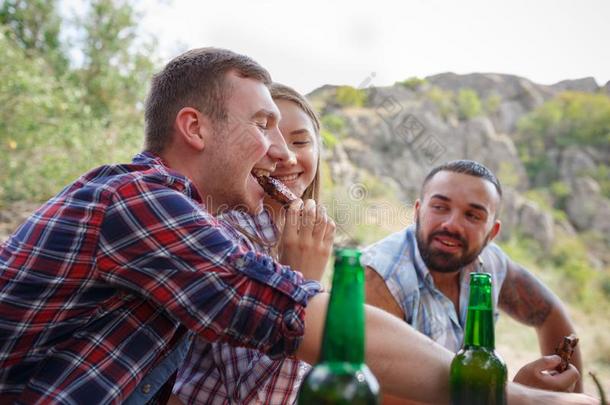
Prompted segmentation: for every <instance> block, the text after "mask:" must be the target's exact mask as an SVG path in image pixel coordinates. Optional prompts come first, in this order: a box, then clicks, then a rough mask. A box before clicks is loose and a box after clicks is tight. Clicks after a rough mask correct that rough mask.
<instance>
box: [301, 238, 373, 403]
mask: <svg viewBox="0 0 610 405" xmlns="http://www.w3.org/2000/svg"><path fill="white" fill-rule="evenodd" d="M364 317H365V315H364V268H363V267H362V265H361V264H360V252H359V251H358V250H355V249H340V250H336V251H335V266H334V274H333V285H332V291H331V295H330V302H329V304H328V310H327V313H326V322H325V324H324V337H323V340H322V350H321V354H320V361H319V363H318V364H316V365H315V366H314V367H313V368H312V369H311V371H310V372H309V374H307V376H306V377H305V381H303V384H302V385H301V389H300V391H299V399H298V404H302V405H314V404H315V405H329V404H350V405H351V404H353V405H365V404H366V405H369V404H378V403H379V383H378V382H377V380H376V379H375V376H374V375H373V373H372V372H371V370H370V369H369V368H368V367H367V366H366V364H365V363H364V336H365V328H364Z"/></svg>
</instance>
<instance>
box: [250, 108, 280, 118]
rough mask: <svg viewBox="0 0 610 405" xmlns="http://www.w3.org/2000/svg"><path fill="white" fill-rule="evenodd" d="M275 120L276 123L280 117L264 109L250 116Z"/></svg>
mask: <svg viewBox="0 0 610 405" xmlns="http://www.w3.org/2000/svg"><path fill="white" fill-rule="evenodd" d="M269 117H271V118H275V119H276V120H277V121H279V120H280V118H281V116H280V115H279V114H278V113H277V112H275V111H272V110H267V109H266V108H261V109H260V110H258V111H257V112H255V113H254V115H252V118H269Z"/></svg>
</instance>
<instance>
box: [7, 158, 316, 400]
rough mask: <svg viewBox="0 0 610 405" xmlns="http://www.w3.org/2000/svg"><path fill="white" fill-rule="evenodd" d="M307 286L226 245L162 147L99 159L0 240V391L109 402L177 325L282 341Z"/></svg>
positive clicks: (244, 342)
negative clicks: (121, 161) (108, 162)
mask: <svg viewBox="0 0 610 405" xmlns="http://www.w3.org/2000/svg"><path fill="white" fill-rule="evenodd" d="M319 289H320V286H319V284H318V283H315V282H311V281H305V280H303V279H302V277H301V276H300V275H299V273H296V272H294V271H292V270H290V269H289V268H288V267H283V266H280V265H279V264H276V263H275V262H273V261H272V260H271V259H270V258H269V257H267V256H263V255H261V254H257V253H254V252H252V251H248V250H247V249H245V248H244V247H243V246H240V245H238V244H236V243H235V242H234V241H233V239H232V237H231V235H229V234H228V233H227V232H226V231H225V230H224V229H223V228H222V227H221V226H219V224H218V222H217V221H216V219H214V218H213V217H212V216H211V215H210V214H209V213H208V212H206V211H205V209H204V208H203V206H202V201H201V197H200V195H199V194H198V193H197V191H196V190H195V188H194V186H193V185H192V183H191V182H190V181H189V180H188V179H186V178H185V177H184V176H181V175H180V174H178V173H176V172H173V171H172V170H171V169H169V168H168V167H166V166H165V165H164V164H163V162H162V161H161V159H159V158H157V157H155V156H153V155H151V154H148V153H143V154H140V155H138V156H136V158H135V159H134V161H133V163H132V164H128V165H112V166H103V167H100V168H98V169H95V170H93V171H91V172H90V173H88V174H86V175H84V176H83V177H81V178H79V179H78V180H77V181H76V182H74V183H73V184H72V185H70V186H68V187H66V188H65V189H64V190H63V191H62V192H61V193H60V194H58V195H57V196H56V197H54V198H53V199H51V200H50V201H49V202H47V203H46V204H45V205H43V206H42V207H41V208H40V209H39V210H38V211H37V212H35V213H34V214H33V215H32V216H31V217H30V218H29V219H28V220H27V221H26V222H25V223H24V224H23V225H21V226H20V227H19V229H17V231H16V232H15V233H14V234H13V235H12V236H11V237H10V238H9V239H8V240H7V241H6V242H5V243H4V244H3V245H2V247H1V248H0V403H6V402H9V401H11V402H12V401H18V402H22V403H43V402H44V403H49V402H58V403H120V402H121V401H122V400H123V399H125V398H126V397H127V396H129V394H130V393H131V392H132V391H133V389H134V388H135V387H136V385H137V384H138V383H139V381H140V380H141V379H142V378H143V376H144V375H146V373H147V372H148V371H149V370H150V369H151V368H152V367H153V366H154V365H155V364H156V363H157V362H158V361H159V360H160V359H162V358H163V357H164V356H165V355H166V354H167V353H169V352H170V351H171V350H172V348H173V347H174V346H175V344H176V343H177V341H178V340H179V339H180V338H181V336H182V335H183V332H184V330H185V329H184V327H186V328H189V329H191V330H193V331H195V332H196V333H197V334H198V335H199V336H201V337H202V338H203V339H205V340H208V341H223V342H227V343H230V344H233V345H240V346H248V347H252V348H256V349H257V350H260V351H263V352H266V353H268V354H269V355H270V356H271V357H283V356H286V355H290V354H293V353H294V352H295V350H296V349H297V347H298V345H299V343H300V341H301V339H302V335H303V333H304V322H303V316H304V306H305V305H306V303H307V300H308V298H309V297H311V296H312V295H314V294H316V293H317V292H318V291H319Z"/></svg>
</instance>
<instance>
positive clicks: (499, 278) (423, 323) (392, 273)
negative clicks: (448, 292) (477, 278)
mask: <svg viewBox="0 0 610 405" xmlns="http://www.w3.org/2000/svg"><path fill="white" fill-rule="evenodd" d="M479 259H480V260H481V261H482V262H483V267H484V268H483V269H482V268H481V266H479V264H478V263H477V261H475V262H474V263H472V264H469V265H467V266H465V267H464V268H462V269H461V270H460V297H459V304H460V310H459V313H458V312H457V311H456V310H455V305H453V302H451V300H450V299H449V298H447V297H446V296H445V295H444V294H443V293H442V292H441V291H440V290H439V289H438V288H436V286H435V285H434V279H433V278H432V275H431V274H430V271H429V270H428V268H427V267H426V264H425V263H424V260H423V259H422V257H421V254H420V252H419V249H418V248H417V240H416V237H415V226H413V225H411V226H409V227H407V229H406V230H403V231H400V232H396V233H394V234H392V235H390V236H388V237H386V238H384V239H382V240H380V241H379V242H377V243H375V244H373V245H371V246H369V247H368V248H366V249H365V250H364V252H363V254H362V264H363V265H365V266H369V267H371V268H372V269H373V270H375V271H376V272H377V273H379V275H380V276H381V277H382V278H383V279H384V280H385V282H386V285H387V286H388V289H389V290H390V293H391V294H392V295H393V296H394V299H395V300H396V302H397V303H398V305H399V306H400V308H401V309H402V310H403V312H404V314H405V321H407V322H408V323H409V324H410V325H411V326H412V327H413V328H415V329H416V330H418V331H420V332H421V333H423V334H424V335H426V336H428V337H430V338H431V339H432V340H434V341H436V342H437V343H439V344H441V345H442V346H444V347H446V348H447V349H449V350H452V351H454V352H457V351H458V350H459V349H460V348H461V347H462V342H463V339H464V327H465V325H466V315H467V313H468V298H469V294H470V273H472V272H476V271H486V272H489V273H491V277H492V284H493V306H494V315H495V318H496V319H497V317H498V311H497V304H498V297H499V295H500V289H501V288H502V283H503V282H504V278H505V277H506V271H507V266H508V258H507V257H506V255H505V254H504V252H502V250H501V249H500V248H499V247H498V246H497V245H496V244H495V243H490V244H488V245H487V246H486V247H485V248H484V249H483V250H482V251H481V254H480V255H479Z"/></svg>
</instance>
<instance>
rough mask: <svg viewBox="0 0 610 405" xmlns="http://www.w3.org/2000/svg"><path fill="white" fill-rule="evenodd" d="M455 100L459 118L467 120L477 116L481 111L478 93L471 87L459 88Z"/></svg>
mask: <svg viewBox="0 0 610 405" xmlns="http://www.w3.org/2000/svg"><path fill="white" fill-rule="evenodd" d="M456 102H457V111H458V116H459V117H460V119H463V120H467V119H470V118H474V117H477V116H479V115H481V113H482V110H483V108H482V106H481V100H480V99H479V95H478V94H477V92H476V91H474V90H472V89H460V91H459V92H458V94H457V100H456Z"/></svg>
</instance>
